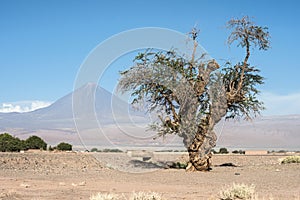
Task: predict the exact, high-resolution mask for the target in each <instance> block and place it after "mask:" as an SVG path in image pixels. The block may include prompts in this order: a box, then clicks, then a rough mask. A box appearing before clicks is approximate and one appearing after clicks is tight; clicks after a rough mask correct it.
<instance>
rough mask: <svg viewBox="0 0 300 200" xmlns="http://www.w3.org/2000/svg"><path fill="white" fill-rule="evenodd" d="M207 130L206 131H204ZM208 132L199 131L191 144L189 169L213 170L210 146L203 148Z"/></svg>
mask: <svg viewBox="0 0 300 200" xmlns="http://www.w3.org/2000/svg"><path fill="white" fill-rule="evenodd" d="M204 132H206V131H204ZM205 139H206V134H205V133H203V132H202V133H201V132H197V133H196V135H195V137H194V139H193V140H192V142H191V144H190V145H189V146H188V148H187V150H188V154H189V162H188V165H187V167H186V170H187V171H210V170H211V157H212V154H211V151H210V148H208V149H206V150H203V145H204V143H205Z"/></svg>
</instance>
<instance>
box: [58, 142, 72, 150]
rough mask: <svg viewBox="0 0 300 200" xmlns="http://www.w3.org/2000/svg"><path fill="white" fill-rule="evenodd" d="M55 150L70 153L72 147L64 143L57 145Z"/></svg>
mask: <svg viewBox="0 0 300 200" xmlns="http://www.w3.org/2000/svg"><path fill="white" fill-rule="evenodd" d="M56 148H57V150H60V151H72V145H71V144H69V143H65V142H61V143H59V144H58V145H57V147H56Z"/></svg>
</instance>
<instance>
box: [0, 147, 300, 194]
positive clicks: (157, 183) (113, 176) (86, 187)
mask: <svg viewBox="0 0 300 200" xmlns="http://www.w3.org/2000/svg"><path fill="white" fill-rule="evenodd" d="M94 155H95V156H94ZM154 157H155V159H153V161H151V162H152V163H156V162H158V161H178V160H182V159H185V158H184V156H181V155H178V154H157V155H155V156H154ZM283 157H285V156H283V155H281V156H270V155H268V156H245V155H214V157H213V164H214V165H220V164H223V163H233V164H235V165H237V166H238V167H218V166H215V167H214V168H213V170H212V171H211V172H196V173H187V172H185V171H184V170H176V169H163V168H160V167H159V166H158V167H155V166H153V165H150V167H149V165H148V164H145V165H144V166H141V165H134V164H133V163H132V162H130V159H131V158H128V157H127V156H126V154H122V153H97V154H93V153H48V152H47V153H46V152H41V153H24V154H20V153H0V199H10V200H13V199H26V200H29V199H35V200H37V199H41V200H43V199H51V200H52V199H89V197H90V196H91V195H92V194H95V193H97V192H114V193H124V194H125V195H128V194H129V193H131V192H132V191H155V192H159V193H161V194H163V197H164V198H165V199H218V194H219V191H220V190H221V189H222V188H223V187H225V186H227V185H230V184H231V183H233V182H235V183H246V184H255V185H256V192H257V193H258V196H259V197H260V198H261V199H263V198H265V199H269V197H272V198H273V199H300V173H299V170H300V165H299V164H289V165H280V164H279V162H278V159H280V158H283ZM96 158H97V159H98V160H97V159H96ZM99 160H100V161H99ZM140 163H141V162H140ZM121 165H122V167H121V168H120V167H119V170H116V168H117V169H118V166H121ZM128 171H130V172H128Z"/></svg>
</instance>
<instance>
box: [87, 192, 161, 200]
mask: <svg viewBox="0 0 300 200" xmlns="http://www.w3.org/2000/svg"><path fill="white" fill-rule="evenodd" d="M124 199H126V200H127V198H126V196H125V195H124V194H121V195H120V194H115V193H97V194H95V195H92V196H91V197H90V200H124ZM128 200H163V199H162V195H161V194H159V193H156V192H133V193H132V194H131V195H130V197H129V198H128Z"/></svg>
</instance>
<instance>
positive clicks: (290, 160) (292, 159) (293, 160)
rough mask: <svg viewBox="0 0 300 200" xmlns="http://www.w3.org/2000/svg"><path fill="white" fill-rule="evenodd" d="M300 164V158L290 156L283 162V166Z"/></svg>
mask: <svg viewBox="0 0 300 200" xmlns="http://www.w3.org/2000/svg"><path fill="white" fill-rule="evenodd" d="M288 163H300V156H288V157H285V158H284V159H282V160H281V164H288Z"/></svg>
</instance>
